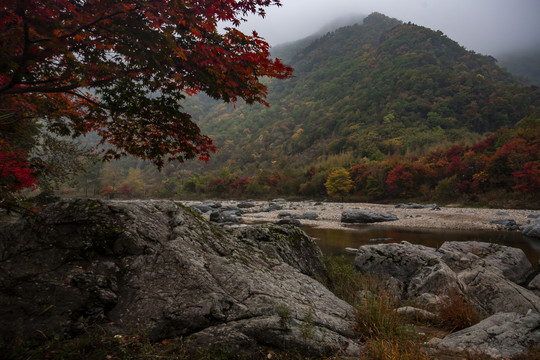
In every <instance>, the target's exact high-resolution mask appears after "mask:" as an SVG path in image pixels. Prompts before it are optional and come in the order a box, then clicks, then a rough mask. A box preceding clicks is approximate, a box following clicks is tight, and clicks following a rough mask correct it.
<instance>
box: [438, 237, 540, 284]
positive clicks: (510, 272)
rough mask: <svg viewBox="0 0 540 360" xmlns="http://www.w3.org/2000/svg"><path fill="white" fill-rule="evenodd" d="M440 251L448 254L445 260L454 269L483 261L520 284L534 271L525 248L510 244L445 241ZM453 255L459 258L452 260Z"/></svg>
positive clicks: (459, 269) (461, 268)
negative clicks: (524, 250) (514, 246)
mask: <svg viewBox="0 0 540 360" xmlns="http://www.w3.org/2000/svg"><path fill="white" fill-rule="evenodd" d="M438 252H440V253H442V254H443V256H444V255H446V256H445V257H444V260H445V261H446V263H447V264H448V265H449V266H450V267H452V268H453V269H454V271H457V272H459V271H461V270H463V269H464V267H463V266H465V267H470V264H471V263H472V262H480V261H483V262H484V263H486V264H489V265H490V266H493V267H495V268H497V269H499V270H500V271H501V272H502V274H503V276H504V277H505V278H507V279H508V280H510V281H513V282H515V283H516V284H519V285H523V284H525V282H526V280H527V278H528V277H529V276H530V275H531V274H532V273H533V272H534V268H533V266H532V264H531V262H530V261H529V259H528V258H527V256H526V255H525V253H524V252H523V250H521V249H518V248H513V247H509V246H503V245H499V244H494V243H483V242H478V241H449V242H445V243H443V244H442V245H441V247H440V248H439V250H438ZM451 255H457V256H458V257H459V260H458V261H457V262H456V261H453V260H451V258H452V257H451Z"/></svg>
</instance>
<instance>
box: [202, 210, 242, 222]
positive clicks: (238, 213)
mask: <svg viewBox="0 0 540 360" xmlns="http://www.w3.org/2000/svg"><path fill="white" fill-rule="evenodd" d="M241 218H242V210H240V209H236V210H234V209H223V210H222V209H219V210H218V211H213V212H212V213H210V221H212V222H216V223H223V224H236V223H238V222H239V221H240V219H241Z"/></svg>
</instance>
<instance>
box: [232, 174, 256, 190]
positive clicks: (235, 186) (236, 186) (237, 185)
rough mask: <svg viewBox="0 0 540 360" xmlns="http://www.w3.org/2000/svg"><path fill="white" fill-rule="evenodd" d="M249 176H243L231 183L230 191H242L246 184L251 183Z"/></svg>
mask: <svg viewBox="0 0 540 360" xmlns="http://www.w3.org/2000/svg"><path fill="white" fill-rule="evenodd" d="M251 180H252V179H251V178H250V177H243V178H240V179H238V180H236V181H235V182H233V183H232V184H231V193H236V194H241V193H243V192H244V191H245V190H246V188H247V187H248V185H249V184H250V183H251Z"/></svg>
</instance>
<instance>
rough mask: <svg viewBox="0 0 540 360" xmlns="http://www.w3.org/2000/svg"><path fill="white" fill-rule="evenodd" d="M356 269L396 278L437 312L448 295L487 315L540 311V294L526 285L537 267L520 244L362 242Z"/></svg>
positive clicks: (405, 294)
mask: <svg viewBox="0 0 540 360" xmlns="http://www.w3.org/2000/svg"><path fill="white" fill-rule="evenodd" d="M355 268H356V270H357V271H360V272H362V273H369V274H375V275H378V276H381V277H382V278H388V277H393V278H396V279H397V280H399V281H401V282H402V284H403V286H402V288H403V289H405V291H404V292H403V293H402V294H401V295H402V298H401V300H405V301H406V300H413V301H415V302H417V303H419V304H423V305H424V306H425V308H426V309H429V310H431V311H437V308H438V305H439V304H440V303H441V301H443V300H444V297H445V296H446V297H448V296H452V295H454V294H456V292H457V294H458V295H461V296H467V297H470V299H471V300H472V302H473V305H474V307H475V309H476V310H477V311H478V312H480V313H481V314H483V315H492V314H494V313H497V312H501V311H504V312H507V311H513V312H519V313H522V314H524V313H526V312H527V311H528V310H533V311H540V298H539V297H538V296H537V295H535V294H534V293H533V292H532V291H531V290H528V289H526V288H525V287H523V286H520V285H518V284H522V285H525V283H526V280H527V279H528V278H529V277H530V276H531V275H532V273H533V271H534V270H533V268H532V265H531V264H530V262H529V261H528V259H527V258H526V256H525V254H524V253H523V251H522V250H521V249H514V248H510V247H506V246H502V245H498V244H488V243H480V242H447V243H444V244H443V245H442V246H441V247H440V248H439V249H438V250H436V249H433V248H429V247H426V246H422V245H412V244H410V243H408V242H401V243H399V244H394V243H392V244H377V245H364V246H361V247H360V248H359V249H358V250H357V252H356V257H355Z"/></svg>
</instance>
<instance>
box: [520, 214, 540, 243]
mask: <svg viewBox="0 0 540 360" xmlns="http://www.w3.org/2000/svg"><path fill="white" fill-rule="evenodd" d="M522 234H523V235H525V236H529V237H532V238H538V239H540V219H537V220H534V221H531V223H530V224H528V225H525V226H524V227H523V230H522Z"/></svg>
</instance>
